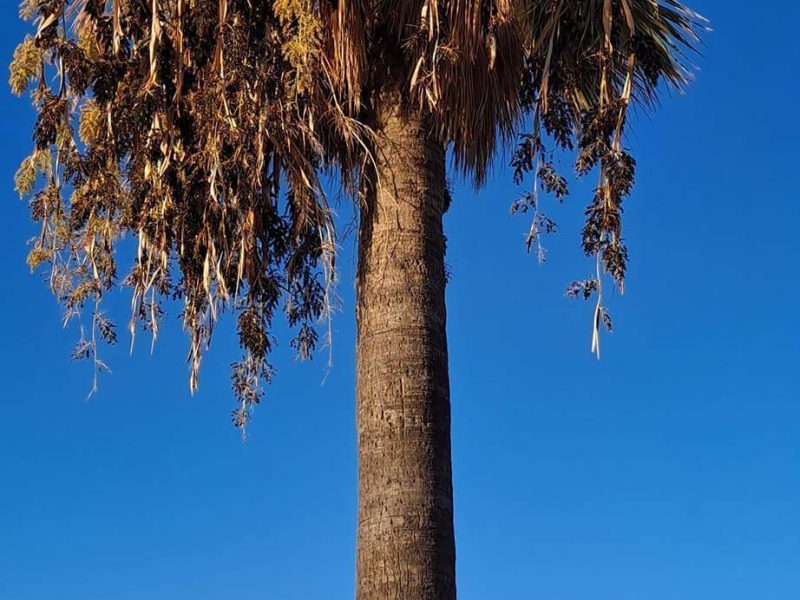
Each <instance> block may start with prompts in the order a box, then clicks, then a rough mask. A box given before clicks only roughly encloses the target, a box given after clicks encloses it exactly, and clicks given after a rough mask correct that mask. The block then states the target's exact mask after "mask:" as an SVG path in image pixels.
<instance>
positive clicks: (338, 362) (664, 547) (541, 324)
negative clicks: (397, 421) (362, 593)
mask: <svg viewBox="0 0 800 600" xmlns="http://www.w3.org/2000/svg"><path fill="white" fill-rule="evenodd" d="M16 4H17V2H16V1H15V2H10V1H6V2H3V6H2V9H0V46H1V47H0V56H2V57H4V59H6V58H9V57H10V55H11V52H12V49H13V47H14V45H15V44H16V42H17V41H18V40H20V39H21V38H22V36H23V34H24V32H25V31H26V26H25V25H24V24H22V23H20V22H18V21H17V20H16ZM761 6H762V8H759V6H754V5H753V4H752V3H750V2H744V1H743V0H724V1H723V0H717V1H711V0H709V1H705V2H701V0H697V2H696V6H695V7H696V8H697V9H699V10H700V11H701V12H703V13H705V14H707V15H708V16H709V17H711V18H712V19H713V26H714V30H715V31H714V32H713V33H711V34H710V35H708V36H707V38H706V45H705V48H704V50H703V53H704V56H703V57H702V58H701V59H700V60H699V63H700V66H701V67H702V70H701V72H700V73H699V74H698V78H697V82H696V84H695V85H694V86H693V87H692V88H691V89H690V91H689V94H688V96H687V97H686V98H681V97H677V96H675V97H668V98H665V100H664V102H663V106H662V107H661V109H660V111H659V112H658V113H657V115H656V116H655V117H653V118H651V117H648V116H640V117H639V118H637V120H636V123H635V124H634V132H633V133H632V135H631V137H630V139H629V142H630V145H631V146H632V148H633V150H634V151H635V154H636V156H637V158H638V160H639V171H638V182H637V186H636V189H635V197H634V198H632V199H631V200H630V201H629V203H628V205H627V211H626V219H627V220H626V226H625V227H626V228H625V232H626V236H627V239H628V241H629V244H630V248H631V252H632V264H631V269H630V277H629V280H628V285H627V288H626V294H625V296H624V298H620V297H619V296H615V297H614V298H612V299H611V302H610V304H611V310H612V312H613V316H614V317H615V320H616V322H617V328H616V331H615V332H614V334H613V335H611V336H605V337H604V338H603V359H602V360H601V361H599V362H598V361H597V360H596V359H595V358H593V356H592V355H591V354H590V352H589V333H590V332H589V324H590V319H591V305H590V304H588V303H583V302H578V301H571V300H568V299H566V298H564V296H563V290H564V287H565V284H566V283H568V282H569V281H570V280H571V279H575V278H581V277H585V276H587V275H588V274H589V273H590V272H591V269H592V264H591V261H588V260H587V259H585V258H584V257H582V255H581V253H580V250H579V244H578V240H579V229H580V223H581V214H580V213H581V209H582V207H583V205H584V204H585V203H586V202H587V201H588V194H589V192H590V189H589V188H590V187H591V181H587V182H584V183H581V184H580V185H578V186H577V187H576V188H575V189H574V190H573V195H572V196H571V197H570V198H569V199H568V200H567V201H566V203H565V204H564V206H561V207H558V206H550V207H549V209H548V212H549V213H550V214H551V216H553V217H555V218H556V220H557V221H558V222H559V225H560V231H559V233H558V235H557V236H555V237H552V238H550V239H548V240H547V244H548V250H549V253H548V258H549V260H548V261H547V263H546V264H545V265H543V266H539V265H537V263H536V260H535V258H534V257H532V256H529V255H526V254H525V252H524V248H523V236H524V233H525V232H526V229H527V226H528V222H527V221H526V219H525V218H524V217H519V216H517V217H512V216H510V215H509V211H508V207H509V205H510V203H511V201H512V200H513V199H514V196H515V194H516V193H517V190H516V189H515V188H514V186H513V185H512V184H511V182H510V173H509V170H508V169H507V168H498V170H497V172H496V177H494V178H493V179H492V180H491V183H490V184H489V185H488V186H487V188H486V189H485V190H483V191H482V192H481V193H480V194H475V193H473V192H472V191H471V190H470V189H469V187H468V186H462V185H459V184H458V182H456V186H455V203H454V205H453V208H452V209H451V211H450V213H449V214H448V215H447V222H446V226H447V233H448V237H449V254H448V263H449V265H450V267H451V270H452V272H453V278H452V281H451V284H450V287H449V290H448V300H449V333H450V348H451V369H452V393H453V444H454V461H455V466H454V469H455V471H454V477H455V499H456V533H457V539H458V561H459V562H458V585H459V591H460V597H461V599H462V600H494V599H500V600H505V599H509V600H515V599H537V600H538V599H542V600H626V599H627V600H641V599H647V600H717V599H719V600H735V599H741V600H795V599H797V598H800V376H799V375H798V369H797V367H798V364H799V363H800V344H799V343H798V334H800V317H799V316H798V315H800V311H799V310H798V304H797V302H798V300H797V299H798V297H799V296H800V283H798V277H797V276H798V269H797V259H798V250H800V242H798V235H797V229H798V222H800V208H798V200H800V198H799V197H798V190H800V169H799V168H798V166H797V165H798V159H799V158H800V151H799V150H798V147H799V146H798V137H800V127H798V124H797V116H796V115H797V107H798V102H799V101H800V77H798V71H799V70H800V50H799V49H800V44H798V38H797V31H796V27H797V23H798V21H800V9H798V5H797V3H795V2H791V1H788V0H783V1H776V2H771V3H763V4H762V5H761ZM0 109H1V110H2V122H1V123H0V128H1V129H0V133H2V140H3V144H2V149H0V181H3V182H5V184H4V185H5V189H6V192H5V194H3V196H4V198H3V200H2V202H0V222H2V223H3V235H2V236H0V256H2V260H3V276H2V279H0V285H2V293H1V294H0V315H1V316H2V325H1V331H2V334H0V335H2V343H0V369H2V380H1V381H0V390H2V391H0V598H2V599H3V600H39V599H54V598H58V599H60V600H101V599H102V600H105V599H109V598H113V599H116V600H126V599H137V600H139V599H143V598H147V599H151V600H161V599H169V600H174V599H179V598H192V599H193V600H204V599H222V598H236V599H237V600H248V599H256V598H258V599H262V600H263V599H270V600H272V599H274V600H290V599H303V600H308V599H339V598H350V597H352V595H353V582H354V550H355V538H354V531H355V522H356V513H355V511H356V454H355V430H354V406H353V404H354V403H353V388H354V377H353V373H354V317H353V285H352V274H353V265H354V252H353V240H352V237H351V238H350V239H348V240H346V241H345V242H344V243H343V246H342V253H341V260H340V264H341V269H342V271H341V279H342V281H341V285H340V287H339V292H340V295H341V297H342V303H343V304H342V310H341V311H340V312H339V313H338V314H337V315H336V319H335V322H334V327H335V330H336V331H335V333H336V337H335V344H334V348H333V368H332V370H331V371H330V373H329V375H328V376H327V380H325V383H324V385H323V379H324V377H325V374H326V370H327V369H326V364H325V363H326V360H325V356H324V355H323V356H319V357H318V358H317V359H316V360H315V361H314V362H313V363H311V364H294V363H293V362H292V360H291V356H290V354H289V352H288V349H287V348H286V346H287V345H288V342H287V339H286V338H285V337H284V338H283V344H282V345H281V347H280V349H279V351H278V353H277V354H276V357H275V362H276V365H277V367H278V369H279V373H278V377H277V378H276V380H275V383H274V385H272V386H271V387H270V388H269V389H268V392H267V398H266V400H265V402H264V404H263V405H262V406H261V407H260V408H259V409H258V410H257V412H256V417H255V421H254V423H253V424H252V426H251V427H250V430H249V440H248V443H247V445H246V446H243V445H242V442H241V440H240V438H239V435H238V434H237V432H236V431H235V430H234V429H233V428H232V426H231V425H230V422H229V411H230V410H231V408H232V398H231V396H230V393H229V379H228V377H229V364H230V363H231V362H232V361H233V360H235V359H236V357H237V356H238V354H237V352H236V341H235V339H234V336H233V335H232V328H231V327H230V326H228V327H223V328H222V329H220V330H219V334H218V335H217V337H216V338H215V340H214V345H213V348H212V350H211V352H210V353H209V355H208V356H207V357H206V359H205V361H204V368H203V370H202V373H201V389H200V393H199V394H197V395H196V396H195V397H194V398H190V397H189V394H188V387H187V378H188V375H187V368H186V364H185V351H186V347H187V344H186V340H185V338H184V337H183V335H182V333H181V332H180V330H179V327H178V323H177V318H176V317H175V315H176V310H175V309H174V308H173V310H172V313H171V317H170V325H169V327H168V328H167V329H168V331H167V332H166V333H165V334H164V336H163V339H162V340H161V341H160V342H159V344H158V345H157V346H156V349H155V353H154V354H153V355H152V356H151V355H150V353H149V342H148V341H147V340H145V339H143V338H140V339H139V340H138V344H137V347H136V349H135V352H134V356H133V357H132V358H128V357H127V351H128V340H127V339H126V337H125V336H124V335H123V338H122V340H121V344H120V345H119V347H118V348H115V349H112V350H107V351H106V355H105V358H106V359H107V360H108V362H109V363H110V365H111V367H112V369H113V371H114V372H113V375H110V376H106V377H104V378H103V379H102V381H101V388H100V393H99V394H98V395H96V396H94V397H92V398H91V399H90V400H88V401H87V400H86V399H85V398H86V393H87V391H88V388H89V386H90V372H89V369H88V366H87V365H85V364H83V363H72V362H71V361H70V360H69V353H70V350H71V348H72V346H73V344H74V342H75V339H76V335H77V334H76V332H75V331H74V330H67V331H64V330H62V329H61V327H60V316H59V309H58V307H57V306H56V304H55V302H54V300H53V299H52V297H51V296H50V295H49V293H48V291H47V289H46V286H45V284H44V282H43V281H42V280H41V276H39V275H36V276H31V275H30V274H29V272H28V268H27V266H26V265H25V260H24V258H25V255H26V253H27V249H26V241H27V240H28V239H29V238H30V237H32V236H33V235H35V231H36V228H35V226H34V225H33V224H32V223H30V222H29V220H28V212H27V209H26V207H25V204H24V203H22V202H19V201H18V200H17V199H16V197H15V194H14V192H13V190H12V183H11V181H12V177H13V173H14V171H15V170H16V167H17V165H18V164H19V161H20V159H21V158H23V157H24V156H25V155H26V153H27V149H28V148H29V147H30V132H31V126H32V117H33V114H32V111H31V109H30V107H29V105H28V103H27V101H25V100H18V99H15V98H13V97H11V96H10V94H6V93H2V94H0ZM506 162H507V161H506ZM498 164H499V165H502V164H503V163H502V162H499V163H498ZM547 202H548V203H549V202H551V201H550V200H547ZM339 212H340V214H341V218H342V224H343V225H342V227H344V224H345V223H346V222H347V221H348V220H349V219H350V218H352V209H351V208H349V207H348V205H347V204H346V203H344V202H343V203H341V204H340V207H339ZM127 301H128V297H127V295H126V293H125V292H116V293H115V294H113V295H112V299H111V305H112V308H113V310H112V313H113V314H115V315H116V316H117V318H118V320H120V321H122V322H124V321H125V319H126V315H125V310H126V306H127ZM123 329H124V328H123Z"/></svg>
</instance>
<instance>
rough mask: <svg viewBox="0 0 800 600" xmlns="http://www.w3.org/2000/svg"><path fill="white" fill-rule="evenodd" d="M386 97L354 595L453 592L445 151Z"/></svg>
mask: <svg viewBox="0 0 800 600" xmlns="http://www.w3.org/2000/svg"><path fill="white" fill-rule="evenodd" d="M386 104H388V105H389V106H384V110H383V111H382V114H381V115H380V117H379V119H378V120H379V124H378V133H379V140H378V142H377V149H376V150H377V151H376V162H377V165H376V166H377V173H378V178H377V182H376V184H375V185H374V186H373V189H371V191H369V192H368V193H367V194H366V199H365V206H364V207H363V210H362V216H361V231H360V247H359V262H358V312H357V321H358V341H357V362H358V382H357V397H358V409H357V410H358V415H357V418H358V457H359V503H358V552H357V555H358V556H357V598H358V600H389V599H403V600H428V599H430V600H434V599H435V600H453V599H455V597H456V584H455V539H454V534H453V484H452V469H451V462H450V382H449V377H448V364H447V336H446V331H445V323H446V313H445V298H444V296H445V267H444V254H445V238H444V233H443V231H442V216H443V214H444V212H445V210H446V208H447V204H448V201H449V194H448V192H447V188H446V180H445V160H444V149H443V146H442V144H441V143H439V142H438V141H436V140H435V139H434V138H433V136H432V135H431V134H430V130H429V127H428V126H427V123H426V121H425V120H424V119H422V118H420V117H419V116H417V115H414V114H408V113H407V112H405V111H403V110H402V109H401V108H400V107H399V102H396V101H395V102H384V105H386Z"/></svg>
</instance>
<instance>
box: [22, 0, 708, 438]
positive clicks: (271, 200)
mask: <svg viewBox="0 0 800 600" xmlns="http://www.w3.org/2000/svg"><path fill="white" fill-rule="evenodd" d="M21 13H22V15H23V17H25V18H30V19H34V20H35V26H36V33H35V35H32V36H29V37H27V38H26V39H25V41H23V42H22V44H21V45H20V46H19V47H18V49H17V51H16V53H15V56H14V60H13V61H12V65H11V79H10V82H11V86H12V89H13V91H14V92H16V93H22V92H24V91H25V90H26V89H28V87H29V86H31V87H32V95H33V100H34V104H35V106H36V108H37V111H38V118H37V121H36V125H35V127H34V142H35V144H34V149H33V152H32V154H31V155H30V156H29V157H28V158H26V159H25V160H24V161H23V163H22V165H21V167H20V169H19V171H18V173H17V181H16V183H17V188H18V190H19V192H20V193H21V194H22V195H31V211H32V215H33V218H34V219H35V220H36V221H38V222H40V224H41V233H40V235H39V236H38V237H37V238H36V239H35V240H34V242H33V249H32V251H31V254H30V258H29V262H30V264H31V267H32V268H35V267H38V266H39V265H41V264H43V263H48V264H49V265H50V267H51V276H50V283H51V286H52V289H53V291H54V293H55V294H56V295H57V296H58V298H59V299H60V300H61V301H62V302H63V303H64V305H65V307H66V310H67V315H68V316H78V317H80V315H81V314H84V315H85V316H87V317H88V318H89V319H90V321H91V323H92V328H91V331H95V332H96V335H87V336H86V339H83V338H82V340H81V343H80V344H79V345H78V347H77V348H76V355H77V356H79V357H88V358H90V359H92V360H93V361H94V364H95V367H96V368H97V369H102V368H103V363H102V361H101V360H100V359H99V357H98V343H97V340H98V339H99V338H103V339H105V340H106V341H109V342H113V341H114V340H115V339H116V333H115V331H114V327H113V325H112V324H111V323H110V321H108V319H107V318H106V317H105V316H104V314H103V312H102V311H101V309H100V300H101V298H102V296H103V294H104V292H105V291H107V290H109V289H111V288H112V287H114V286H115V285H116V284H117V282H118V272H117V265H116V262H115V258H114V255H115V248H116V247H117V245H118V243H119V241H120V239H121V238H122V237H123V236H124V235H125V234H126V233H130V234H132V235H133V236H135V238H136V239H137V241H138V249H137V252H136V257H135V260H134V264H133V265H132V268H131V269H130V271H129V272H128V273H127V274H126V276H125V277H124V279H123V283H124V284H125V285H128V286H130V287H131V288H132V295H133V299H132V306H133V315H132V320H131V324H130V330H131V333H132V334H133V333H134V332H135V330H136V329H137V328H138V327H143V328H144V329H146V330H149V331H150V332H151V333H152V335H153V336H154V337H155V336H156V335H157V333H158V328H159V323H160V321H161V318H162V315H163V310H162V307H161V304H162V302H163V300H164V299H166V298H169V297H177V298H180V299H182V301H183V304H184V308H183V312H182V318H183V323H184V326H185V328H186V329H187V331H188V332H189V335H190V338H191V345H190V355H189V358H190V364H191V386H192V388H194V387H195V386H196V385H197V373H198V369H199V365H200V360H201V357H202V353H203V350H204V348H205V347H206V346H207V345H208V343H209V342H210V339H211V335H212V332H213V328H214V324H215V322H216V320H217V318H218V315H219V314H221V313H222V312H223V311H224V310H226V309H231V310H233V311H235V312H236V313H237V315H238V317H237V318H238V330H239V336H240V340H241V345H242V348H243V358H242V360H241V361H240V362H239V363H237V364H236V365H234V375H233V388H234V392H235V394H236V397H237V400H238V402H239V404H238V408H237V410H236V411H234V418H235V420H236V422H237V424H239V425H243V424H244V423H245V421H246V420H247V419H248V418H249V410H250V408H251V406H252V405H253V404H255V403H257V402H258V400H259V398H260V395H261V390H260V382H261V381H262V380H264V379H268V378H269V375H270V366H269V363H268V355H269V351H270V348H271V346H272V344H273V339H272V334H271V330H272V325H271V324H272V320H273V318H274V316H275V315H276V314H277V313H278V312H279V311H280V310H281V308H283V309H284V310H285V312H286V314H287V317H288V320H289V322H290V324H291V325H292V326H295V327H296V330H297V336H296V338H295V339H294V340H293V342H292V344H293V346H294V347H295V348H296V349H297V350H298V352H299V354H301V355H302V356H309V355H310V354H311V352H312V351H313V348H314V346H315V344H316V342H317V333H316V331H315V325H316V323H317V321H318V320H319V319H320V317H322V316H324V315H325V314H326V312H327V311H328V310H329V308H330V305H331V299H330V294H331V292H330V286H331V283H332V281H333V278H334V269H335V267H334V249H335V239H334V229H333V224H332V220H331V213H330V210H329V208H328V205H327V203H326V200H325V195H324V192H323V189H322V186H321V184H320V179H319V177H320V174H321V173H323V172H325V171H328V170H336V171H338V172H340V173H341V174H342V175H343V180H344V181H345V183H346V184H347V185H348V188H349V189H350V191H352V192H354V193H355V194H357V192H358V190H359V188H360V185H359V183H358V182H359V178H360V177H362V176H368V174H369V173H370V172H371V171H370V169H369V168H368V165H369V162H370V156H371V153H372V141H371V140H372V139H373V138H372V136H373V135H374V127H375V119H374V115H375V112H376V110H378V108H379V103H380V102H381V101H382V98H383V97H385V96H386V95H387V94H396V95H397V94H399V95H401V96H402V97H404V98H408V101H407V109H408V110H418V111H422V112H423V113H425V114H426V115H428V116H429V118H430V122H431V124H432V131H433V133H434V134H435V135H437V136H438V137H439V139H440V141H441V142H442V143H443V144H451V145H452V149H453V153H454V157H455V160H456V162H457V164H458V165H460V166H461V167H462V168H463V169H464V170H465V171H467V172H469V173H471V174H472V175H473V176H474V177H475V179H476V181H477V182H478V183H480V182H481V181H482V180H483V178H484V176H485V174H486V171H487V168H488V166H489V164H490V163H491V161H492V158H493V156H494V154H495V152H496V149H497V148H498V145H499V143H500V142H502V141H504V140H510V139H511V137H512V136H514V135H516V134H517V133H518V130H519V126H520V125H521V123H522V122H523V119H522V117H523V115H524V114H525V113H530V114H531V115H532V116H533V123H534V125H533V131H532V132H529V133H528V134H527V135H526V136H524V137H523V139H522V143H521V144H520V146H519V148H518V150H517V153H516V155H515V159H514V165H515V167H516V171H517V174H518V176H519V177H520V178H521V177H523V176H524V174H525V173H526V172H529V171H532V172H533V175H534V176H535V177H537V178H539V179H541V182H542V184H543V185H544V187H545V188H547V189H550V190H551V191H554V192H556V193H557V194H558V195H561V194H562V193H565V191H566V189H565V184H564V180H563V179H562V178H561V177H560V176H558V175H557V174H556V173H555V171H554V170H553V169H552V165H551V164H550V163H549V162H548V161H547V156H548V153H547V152H546V150H545V143H546V141H545V139H546V138H547V136H546V135H544V134H545V133H546V134H549V135H550V137H551V138H552V139H553V140H554V141H555V143H556V144H557V145H560V146H562V147H565V148H571V147H572V146H573V145H577V147H578V170H579V171H580V172H587V171H589V170H591V169H592V168H593V167H595V166H599V171H600V185H599V186H598V193H597V195H596V197H595V200H594V201H593V203H592V205H591V206H590V207H589V209H587V228H586V230H585V232H584V247H585V250H586V251H587V253H589V254H597V255H598V256H600V257H601V259H602V263H603V266H604V268H605V270H607V271H608V272H610V273H611V274H612V275H613V276H614V277H615V278H616V279H617V280H618V282H619V283H621V282H622V277H623V276H624V264H625V256H626V255H625V250H624V245H623V243H622V239H621V221H620V210H621V200H622V198H623V197H624V196H625V195H626V194H627V193H628V192H629V190H630V186H631V184H632V178H633V161H632V159H631V158H630V157H629V155H628V154H627V153H626V152H625V150H624V148H623V146H622V132H623V129H624V123H625V114H626V110H627V107H628V105H629V104H630V103H631V102H632V101H634V100H639V101H642V102H643V103H645V104H647V103H651V102H652V101H653V99H654V97H655V92H656V90H657V86H658V83H659V81H660V80H661V79H664V80H666V81H667V82H668V83H669V84H671V85H673V86H675V87H680V86H681V85H682V84H683V83H684V82H685V81H686V76H687V75H686V68H685V66H684V60H683V59H684V55H683V52H684V51H685V50H686V49H689V48H690V47H691V46H692V44H693V43H694V42H695V41H696V39H697V38H696V33H697V31H698V29H699V27H700V25H701V21H700V18H699V17H698V16H697V15H695V14H694V13H692V12H691V11H689V10H688V9H685V8H684V7H682V6H681V5H680V4H678V3H677V2H675V1H674V0H660V1H656V0H588V1H587V0H449V1H447V0H218V2H209V1H201V0H110V1H108V0H25V2H23V4H22V7H21ZM365 174H366V175H365ZM282 189H283V190H285V193H281V190H282ZM526 201H527V202H529V203H532V205H533V206H534V207H536V210H537V213H538V204H536V203H537V201H536V198H535V194H533V195H531V196H528V197H527V200H526ZM536 227H539V225H536ZM534 232H535V230H534ZM593 285H596V284H592V283H587V282H584V287H583V288H582V289H583V291H584V292H587V291H589V292H590V291H592V286H593Z"/></svg>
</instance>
